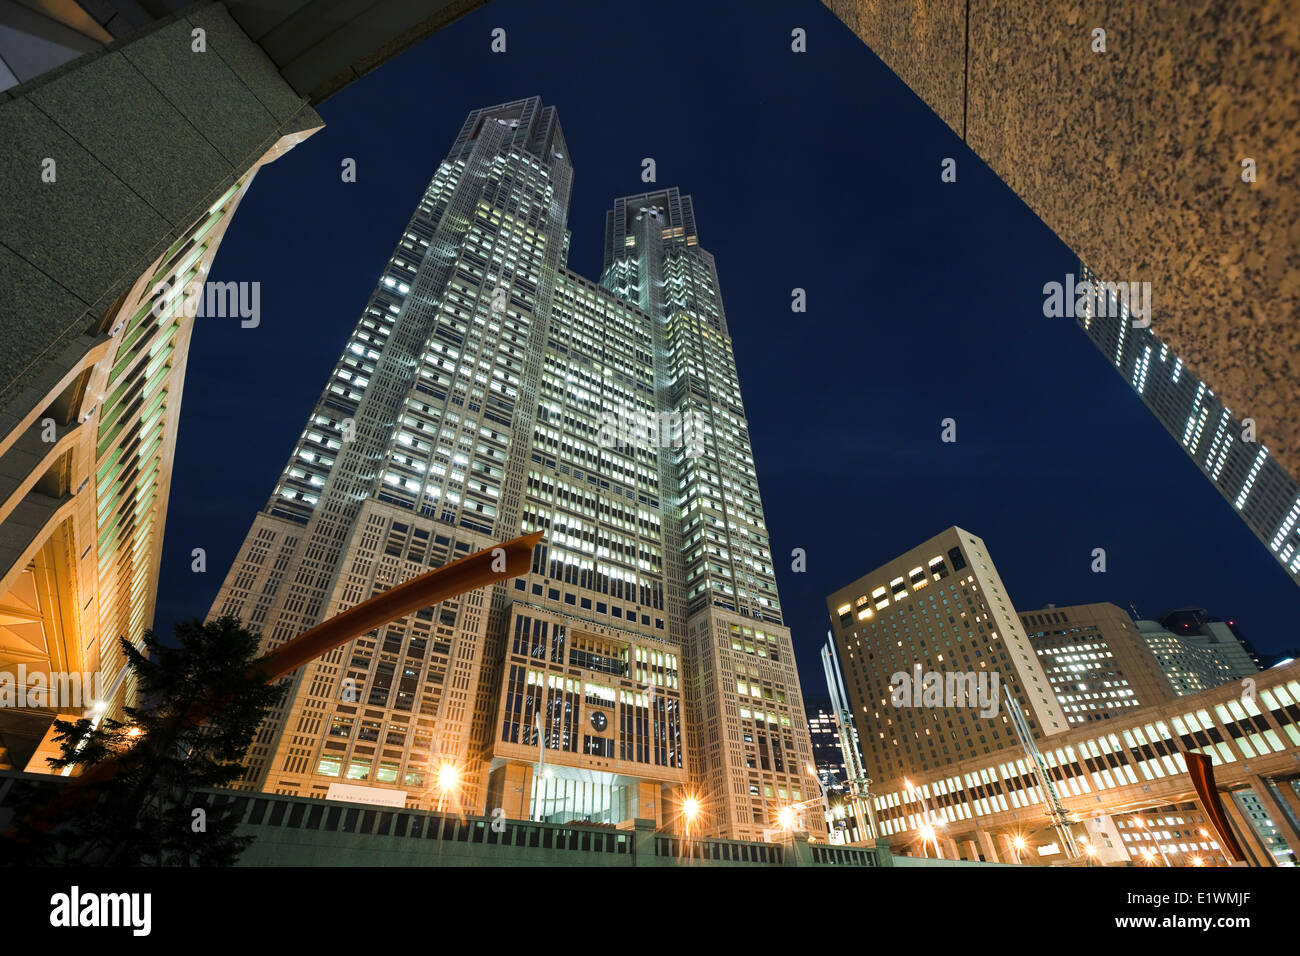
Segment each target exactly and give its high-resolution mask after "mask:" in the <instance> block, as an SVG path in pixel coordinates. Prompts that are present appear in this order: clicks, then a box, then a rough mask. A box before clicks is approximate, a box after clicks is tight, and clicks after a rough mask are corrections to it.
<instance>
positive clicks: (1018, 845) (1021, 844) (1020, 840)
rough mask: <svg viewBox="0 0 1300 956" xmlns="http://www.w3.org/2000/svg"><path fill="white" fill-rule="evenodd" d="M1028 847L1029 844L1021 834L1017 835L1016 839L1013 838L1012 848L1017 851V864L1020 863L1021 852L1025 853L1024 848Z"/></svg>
mask: <svg viewBox="0 0 1300 956" xmlns="http://www.w3.org/2000/svg"><path fill="white" fill-rule="evenodd" d="M1027 845H1028V844H1027V842H1026V840H1025V838H1024V837H1022V836H1021V835H1020V834H1016V835H1015V836H1014V837H1012V838H1011V846H1012V847H1014V848H1015V851H1016V863H1017V864H1018V863H1019V862H1020V853H1021V851H1023V850H1024V848H1025V847H1026V846H1027Z"/></svg>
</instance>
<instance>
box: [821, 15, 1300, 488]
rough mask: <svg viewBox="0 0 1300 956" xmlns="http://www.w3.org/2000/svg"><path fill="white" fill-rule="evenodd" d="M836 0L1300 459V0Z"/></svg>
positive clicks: (1077, 247) (1274, 443) (1011, 180)
mask: <svg viewBox="0 0 1300 956" xmlns="http://www.w3.org/2000/svg"><path fill="white" fill-rule="evenodd" d="M824 2H825V4H826V6H827V7H829V8H830V9H831V11H832V12H834V13H835V14H836V16H838V17H839V18H840V19H841V20H843V21H844V22H845V23H846V24H847V25H848V26H849V27H850V28H851V29H853V31H854V32H855V33H856V34H857V35H858V36H859V37H861V38H862V40H863V41H864V42H865V43H866V44H867V46H869V47H870V48H871V49H872V50H873V51H874V52H875V53H876V54H877V55H878V56H879V57H880V58H881V59H882V60H884V62H885V63H886V65H888V66H889V67H890V69H892V70H893V71H894V72H895V73H897V74H898V76H899V77H900V78H901V79H902V80H903V81H904V82H905V83H906V84H907V85H908V86H909V87H911V88H912V89H913V90H914V91H915V92H916V93H917V94H918V95H919V96H921V98H922V99H924V100H925V101H926V102H927V103H928V104H929V105H930V106H931V107H932V108H933V109H934V110H935V112H937V113H938V114H939V116H940V117H941V118H942V119H943V120H944V122H946V123H947V124H948V125H949V126H950V127H952V128H953V129H954V130H955V131H956V132H957V133H958V134H959V135H964V137H965V139H966V141H967V143H968V145H970V147H971V148H972V149H973V150H974V151H975V152H976V153H977V154H978V155H979V156H980V157H981V158H983V159H984V160H985V161H986V162H987V163H988V164H989V166H990V167H991V168H992V169H993V170H994V172H996V173H997V174H998V175H999V176H1000V177H1001V178H1002V179H1003V181H1005V182H1006V183H1007V184H1008V185H1009V186H1010V187H1011V188H1012V189H1013V190H1014V191H1015V192H1016V193H1017V194H1018V195H1019V196H1020V197H1021V198H1022V199H1024V201H1025V202H1026V203H1027V204H1028V205H1029V206H1030V208H1031V209H1033V210H1034V212H1036V213H1037V214H1038V215H1039V216H1040V217H1041V218H1042V220H1043V221H1044V222H1045V223H1046V224H1047V225H1048V226H1049V227H1050V228H1051V229H1052V231H1053V232H1055V233H1056V234H1057V235H1058V236H1060V237H1061V239H1062V240H1064V242H1065V243H1066V244H1067V245H1068V246H1069V247H1070V248H1071V249H1072V250H1074V252H1076V253H1077V254H1078V255H1079V257H1080V258H1081V259H1083V260H1084V261H1085V262H1086V263H1087V264H1088V265H1089V266H1091V267H1092V268H1093V269H1094V270H1096V271H1097V273H1098V274H1099V275H1101V276H1102V277H1103V278H1105V279H1110V280H1124V281H1149V282H1151V284H1152V294H1153V299H1154V304H1155V305H1154V310H1153V316H1152V331H1154V332H1155V334H1156V335H1158V336H1160V337H1161V338H1162V339H1163V340H1165V341H1166V342H1167V343H1168V344H1169V347H1170V348H1171V349H1172V350H1173V351H1174V352H1175V353H1176V354H1177V355H1179V356H1180V357H1182V359H1183V361H1184V363H1185V364H1186V365H1187V366H1188V368H1189V369H1190V370H1191V371H1192V372H1193V373H1194V374H1195V375H1196V376H1197V377H1198V378H1203V379H1205V380H1206V381H1207V382H1208V383H1209V384H1210V387H1211V388H1212V389H1214V391H1215V393H1216V394H1217V395H1219V396H1220V397H1221V398H1222V399H1223V401H1224V403H1225V404H1226V405H1227V406H1228V407H1229V408H1230V409H1232V412H1233V414H1234V415H1235V416H1236V417H1238V418H1254V419H1255V420H1256V422H1257V425H1258V434H1259V436H1260V441H1261V442H1262V443H1263V444H1265V445H1266V446H1267V447H1268V448H1269V450H1270V452H1271V453H1272V454H1273V456H1274V457H1276V458H1277V459H1279V460H1280V461H1281V463H1282V464H1283V465H1284V467H1286V469H1287V470H1288V471H1289V472H1290V473H1291V474H1292V475H1293V476H1294V475H1300V418H1297V417H1296V416H1294V415H1292V414H1290V410H1289V409H1290V404H1291V402H1292V400H1293V399H1294V397H1295V395H1296V371H1297V361H1296V353H1297V349H1300V321H1297V309H1298V308H1300V252H1298V251H1297V250H1298V249H1300V224H1298V223H1297V221H1296V220H1297V212H1300V210H1298V209H1297V206H1298V205H1300V204H1298V203H1297V180H1296V176H1297V171H1296V164H1297V160H1298V159H1300V121H1298V119H1297V118H1300V2H1298V0H1109V2H1108V0H1078V2H1071V3H1069V4H1066V3H1058V2H1048V3H1044V2H1042V0H998V2H994V0H824ZM968 23H969V30H968V29H967V24H968ZM1096 27H1101V28H1103V29H1104V30H1105V31H1106V52H1105V53H1095V52H1093V50H1092V36H1091V33H1092V30H1093V29H1094V28H1096ZM968 34H969V49H967V36H968ZM967 63H968V64H969V66H968V67H966V66H965V64H967ZM963 103H964V104H965V105H964V108H963ZM1244 157H1250V158H1253V159H1254V160H1256V162H1257V163H1258V181H1257V182H1256V183H1255V184H1253V185H1249V184H1246V183H1243V182H1242V179H1241V172H1242V170H1241V160H1242V159H1243V158H1244ZM1053 278H1055V279H1057V280H1060V279H1061V278H1062V277H1060V276H1056V277H1052V276H1044V282H1046V281H1049V280H1051V279H1053Z"/></svg>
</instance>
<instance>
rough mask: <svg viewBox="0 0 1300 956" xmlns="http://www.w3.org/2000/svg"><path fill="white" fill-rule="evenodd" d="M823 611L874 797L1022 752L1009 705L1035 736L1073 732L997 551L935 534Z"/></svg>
mask: <svg viewBox="0 0 1300 956" xmlns="http://www.w3.org/2000/svg"><path fill="white" fill-rule="evenodd" d="M826 606H827V608H828V610H829V611H830V615H831V622H832V624H833V633H834V637H835V641H836V644H837V646H838V650H839V655H840V664H841V665H842V667H843V668H844V680H845V684H846V687H847V690H848V694H849V702H850V704H851V705H852V709H853V716H854V717H855V718H856V719H857V720H858V728H859V732H860V734H861V744H862V757H863V760H864V762H865V763H866V769H867V774H868V775H869V776H870V777H871V778H872V780H873V781H875V782H876V783H875V784H873V789H878V787H879V785H884V784H887V783H888V782H890V781H893V780H896V779H897V778H900V777H904V776H907V775H908V774H919V773H922V772H924V771H929V770H934V769H936V768H941V767H946V766H948V765H949V764H954V763H957V762H959V761H961V760H966V759H969V758H972V757H978V756H982V755H984V754H988V753H992V752H994V751H996V750H1000V749H1002V748H1004V747H1016V746H1018V740H1017V738H1016V733H1015V729H1014V728H1013V726H1012V724H1011V719H1010V718H1009V717H1008V711H1009V700H1010V699H1011V698H1012V697H1014V699H1015V700H1017V701H1018V702H1019V703H1020V706H1021V708H1022V711H1023V713H1024V716H1025V719H1026V721H1027V723H1028V726H1029V730H1030V733H1031V734H1032V735H1033V736H1034V738H1035V739H1041V738H1043V737H1047V736H1049V735H1051V734H1058V733H1061V732H1063V731H1065V730H1068V729H1069V726H1070V723H1069V720H1068V718H1067V717H1066V714H1065V712H1064V710H1062V708H1061V705H1060V704H1059V703H1058V702H1057V700H1056V697H1055V694H1054V693H1053V691H1052V686H1051V682H1050V681H1049V680H1048V677H1047V675H1046V674H1045V673H1044V671H1043V665H1042V664H1041V663H1040V661H1039V659H1038V655H1037V654H1036V653H1035V652H1034V647H1033V645H1032V644H1031V643H1030V641H1029V638H1028V636H1026V634H1025V631H1024V628H1023V627H1022V626H1021V624H1020V620H1019V618H1018V617H1017V616H1016V609H1015V607H1014V606H1013V605H1012V604H1011V599H1010V598H1009V597H1008V596H1007V593H1006V588H1005V587H1004V586H1003V584H1002V579H1001V578H1000V577H999V576H998V571H997V568H996V567H994V565H993V559H992V558H991V557H989V553H988V548H987V547H986V546H985V544H984V542H983V541H981V540H980V539H979V538H977V537H975V536H974V535H972V534H971V533H970V532H968V531H964V530H962V529H961V528H957V527H952V528H949V529H948V530H946V531H943V532H941V533H940V534H938V535H935V536H934V537H933V538H931V539H930V540H929V541H926V542H925V543H924V544H921V545H918V546H917V547H915V548H912V549H911V550H910V551H908V552H907V553H906V554H903V555H901V556H899V557H897V558H895V559H894V560H892V561H890V562H888V563H887V564H884V565H882V566H881V567H879V568H877V569H876V570H874V571H872V572H870V573H868V574H865V575H863V576H862V577H860V578H858V580H856V581H854V582H853V583H852V584H849V585H846V586H844V587H842V588H840V589H839V590H838V591H836V592H835V593H834V594H832V595H830V597H828V598H827V599H826ZM936 688H937V693H936ZM981 692H982V700H983V701H984V702H985V703H983V704H982V703H981V696H980V695H981Z"/></svg>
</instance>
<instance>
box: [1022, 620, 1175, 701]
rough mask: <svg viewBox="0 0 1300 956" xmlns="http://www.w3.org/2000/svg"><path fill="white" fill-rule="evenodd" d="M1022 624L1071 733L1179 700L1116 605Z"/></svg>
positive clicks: (1138, 635) (1136, 630)
mask: <svg viewBox="0 0 1300 956" xmlns="http://www.w3.org/2000/svg"><path fill="white" fill-rule="evenodd" d="M1020 622H1021V624H1023V625H1024V628H1025V633H1026V634H1028V635H1029V643H1030V644H1032V645H1033V647H1034V651H1035V652H1036V653H1037V654H1038V659H1039V661H1040V662H1041V663H1042V665H1043V671H1044V672H1045V673H1046V674H1047V679H1048V680H1049V681H1051V683H1052V689H1053V690H1054V691H1055V692H1056V699H1057V700H1058V701H1060V703H1061V709H1062V710H1064V711H1065V716H1066V718H1067V719H1068V720H1069V722H1070V726H1072V727H1074V726H1078V725H1080V724H1085V723H1088V722H1089V721H1097V720H1111V719H1113V718H1115V717H1119V716H1121V715H1123V714H1124V713H1125V712H1126V711H1127V710H1130V709H1132V708H1134V707H1149V706H1151V705H1153V704H1162V703H1165V702H1166V701H1170V700H1173V699H1174V697H1176V696H1177V695H1176V694H1175V693H1174V691H1173V689H1172V688H1171V687H1170V685H1169V681H1168V680H1166V679H1165V675H1164V673H1163V672H1162V671H1161V669H1160V664H1159V662H1158V661H1157V660H1156V658H1155V656H1154V654H1153V653H1152V651H1151V648H1150V647H1148V646H1147V644H1146V642H1145V641H1143V640H1142V637H1141V635H1140V634H1139V632H1138V629H1137V626H1136V625H1135V624H1134V623H1133V619H1132V618H1131V617H1129V616H1128V614H1127V613H1126V612H1125V611H1123V610H1122V609H1120V608H1118V607H1116V606H1115V605H1114V604H1105V603H1103V604H1077V605H1073V606H1071V607H1055V606H1049V607H1045V608H1040V609H1039V610H1037V611H1026V612H1024V613H1022V614H1021V615H1020Z"/></svg>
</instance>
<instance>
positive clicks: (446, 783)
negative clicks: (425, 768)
mask: <svg viewBox="0 0 1300 956" xmlns="http://www.w3.org/2000/svg"><path fill="white" fill-rule="evenodd" d="M437 781H438V784H437V785H438V812H439V813H441V812H442V811H443V807H444V806H445V804H446V801H447V794H449V793H451V792H452V791H453V790H455V789H456V787H457V785H458V784H459V783H460V769H459V768H458V767H457V766H456V765H455V764H452V763H444V764H443V765H442V766H441V767H439V768H438V777H437Z"/></svg>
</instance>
